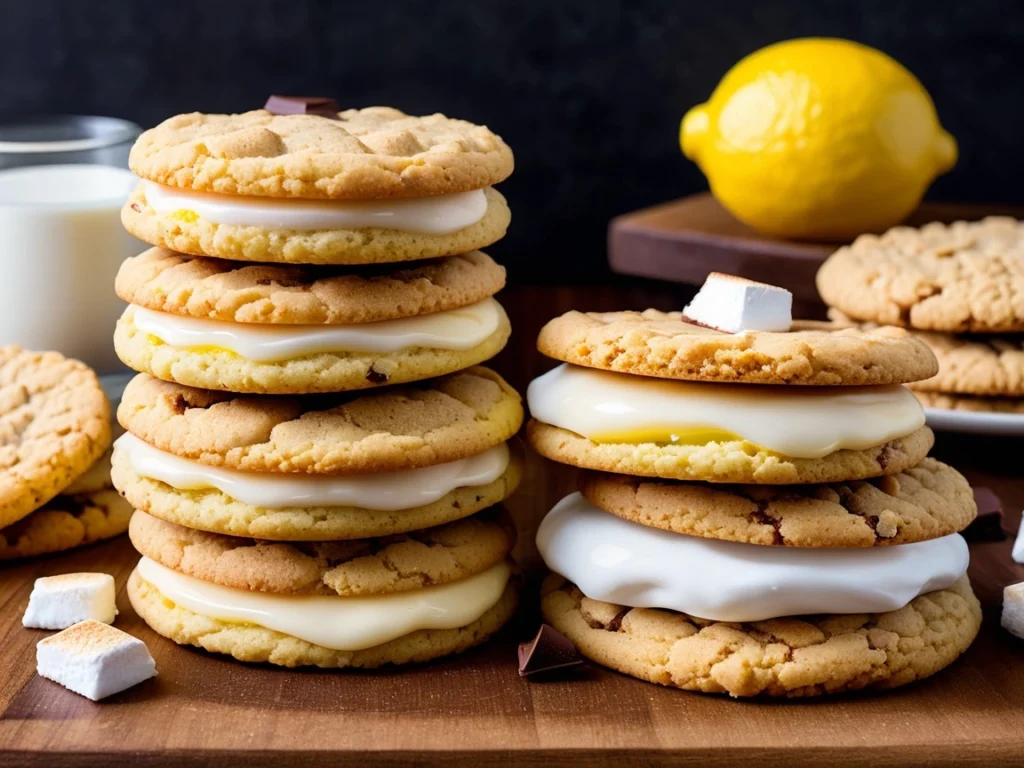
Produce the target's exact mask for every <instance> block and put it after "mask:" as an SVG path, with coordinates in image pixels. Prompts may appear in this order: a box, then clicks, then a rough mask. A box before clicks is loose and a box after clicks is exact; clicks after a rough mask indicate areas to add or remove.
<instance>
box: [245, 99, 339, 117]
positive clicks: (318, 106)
mask: <svg viewBox="0 0 1024 768" xmlns="http://www.w3.org/2000/svg"><path fill="white" fill-rule="evenodd" d="M263 108H264V109H265V110H267V112H271V113H272V114H275V115H320V117H329V118H331V119H333V120H337V119H338V112H339V111H340V109H341V108H340V107H339V106H338V102H336V101H335V100H334V99H329V98H327V97H326V96H271V97H270V98H269V99H267V103H266V104H264V105H263Z"/></svg>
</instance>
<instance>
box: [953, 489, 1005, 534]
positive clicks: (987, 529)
mask: <svg viewBox="0 0 1024 768" xmlns="http://www.w3.org/2000/svg"><path fill="white" fill-rule="evenodd" d="M971 490H973V491H974V503H975V504H977V505H978V516H977V517H976V518H974V520H973V521H972V522H971V524H970V525H969V526H967V527H966V528H965V529H964V530H963V532H962V535H963V537H964V538H965V539H967V540H968V541H1006V530H1005V529H1004V528H1003V504H1002V502H1001V501H1000V500H999V497H998V496H996V494H995V493H994V492H993V491H992V489H991V488H972V489H971Z"/></svg>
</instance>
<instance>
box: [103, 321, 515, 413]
mask: <svg viewBox="0 0 1024 768" xmlns="http://www.w3.org/2000/svg"><path fill="white" fill-rule="evenodd" d="M495 303H496V302H495ZM495 311H496V322H495V327H494V331H493V332H492V333H490V335H488V336H486V337H485V338H484V339H483V340H482V341H480V343H478V344H476V345H475V346H472V347H470V348H469V349H440V348H433V347H409V348H406V349H401V350H398V351H396V352H347V351H339V352H315V353H312V354H308V355H303V356H301V357H296V358H293V359H287V360H281V361H260V360H250V359H247V358H245V357H242V356H241V355H239V354H237V353H236V352H234V351H232V350H228V349H221V348H217V347H208V346H201V347H178V346H174V345H172V344H168V343H165V342H164V340H162V339H158V338H156V337H154V336H153V335H152V334H151V333H147V332H146V330H144V329H143V328H140V327H139V324H138V319H137V314H136V313H137V310H136V308H135V307H128V309H126V310H125V312H124V314H123V315H122V316H121V318H120V319H119V320H118V321H117V327H116V329H115V330H114V349H115V351H116V352H117V355H118V357H120V358H121V361H122V362H124V364H125V365H127V366H128V367H129V368H132V369H133V370H136V371H139V372H141V373H148V374H149V375H151V376H155V377H156V378H159V379H163V380H164V381H170V382H175V383H178V384H184V385H185V386H190V387H201V388H203V389H219V390H224V391H227V392H243V393H249V394H257V395H305V394H316V393H320V392H349V391H353V390H361V389H373V388H376V387H381V386H384V385H394V384H405V383H407V382H413V381H422V380H423V379H432V378H434V377H437V376H443V375H445V374H448V373H453V372H455V371H461V370H464V369H466V368H470V367H472V366H474V365H477V364H478V363H482V362H485V361H487V360H490V359H491V358H492V357H494V356H495V355H497V354H498V353H499V352H500V351H501V350H502V349H503V348H504V347H505V344H506V343H507V342H508V338H509V336H510V335H511V333H512V327H511V325H510V324H509V321H508V317H507V316H506V315H505V312H504V310H502V309H501V308H500V307H497V309H496V310H495Z"/></svg>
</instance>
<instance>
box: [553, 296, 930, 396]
mask: <svg viewBox="0 0 1024 768" xmlns="http://www.w3.org/2000/svg"><path fill="white" fill-rule="evenodd" d="M537 349H539V350H540V351H541V352H542V353H543V354H545V355H547V356H548V357H553V358H555V359H557V360H563V361H565V362H567V363H573V364H575V365H582V366H585V367H588V368H600V369H602V370H607V371H617V372H619V373H630V374H636V375H640V376H657V377H659V378H667V379H688V380H692V381H715V382H738V383H747V384H803V385H815V386H835V385H844V386H851V385H867V384H902V383H906V382H909V381H917V380H918V379H926V378H929V377H930V376H934V375H935V373H936V371H937V370H938V367H937V365H936V362H935V358H934V356H933V355H932V354H931V352H930V350H929V349H928V347H927V346H926V345H925V344H923V343H921V342H920V341H918V340H916V339H914V338H912V337H911V336H910V335H909V334H908V333H907V332H906V331H903V330H900V329H897V328H880V329H878V330H875V331H869V332H864V331H860V330H857V329H843V330H838V331H837V330H835V328H834V326H832V325H831V324H828V323H814V322H810V321H798V322H796V323H794V324H793V330H792V331H790V332H788V333H770V332H766V331H747V332H743V333H735V334H733V333H723V332H721V331H716V330H714V329H711V328H705V327H703V326H699V325H693V324H691V323H687V322H684V321H683V320H682V316H681V314H680V313H679V312H659V311H657V310H653V309H649V310H646V311H644V312H603V313H600V312H590V313H586V314H584V313H582V312H575V311H573V312H568V313H566V314H564V315H562V316H561V317H556V318H555V319H554V320H551V321H550V322H549V323H548V324H547V325H545V326H544V327H543V328H542V329H541V332H540V336H539V337H538V338H537Z"/></svg>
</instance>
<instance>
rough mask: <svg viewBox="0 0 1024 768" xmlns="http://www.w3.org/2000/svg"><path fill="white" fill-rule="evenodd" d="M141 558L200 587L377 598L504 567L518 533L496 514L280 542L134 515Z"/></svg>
mask: <svg viewBox="0 0 1024 768" xmlns="http://www.w3.org/2000/svg"><path fill="white" fill-rule="evenodd" d="M129 535H130V536H131V539H132V544H134V545H135V548H136V549H137V550H139V552H140V553H142V554H143V555H144V556H146V557H148V558H150V559H151V560H156V561H157V562H158V563H160V564H161V565H165V566H167V567H168V568H172V569H174V570H176V571H180V572H181V573H184V574H187V575H189V576H193V577H195V578H197V579H202V580H203V581H208V582H212V583H214V584H220V585H221V586H225V587H234V588H236V589H245V590H248V591H252V592H273V593H278V594H288V595H341V596H342V597H355V596H358V595H381V594H393V593H395V592H406V591H409V590H414V589H422V588H424V587H430V586H435V585H438V584H448V583H450V582H453V581H458V580H459V579H464V578H466V577H468V576H472V575H474V574H477V573H482V572H483V571H486V570H487V569H488V568H490V567H492V566H494V565H497V564H498V563H500V562H502V561H503V560H504V559H505V558H506V557H507V556H508V554H509V552H510V551H511V550H512V546H513V544H514V543H515V529H514V528H513V526H512V525H511V522H510V521H509V520H508V519H507V518H506V517H504V516H503V513H502V512H501V511H500V509H499V508H492V509H491V510H488V511H486V512H483V513H481V514H479V515H476V516H474V517H469V518H465V519H463V520H457V521H455V522H453V523H448V524H446V525H441V526H438V527H436V528H428V529H426V530H422V531H414V532H412V533H405V534H399V535H396V536H388V537H385V538H379V539H356V540H351V541H336V542H334V541H328V542H303V543H283V542H270V541H259V540H253V539H239V538H235V537H233V536H223V535H221V534H217V533H207V532H206V531H196V530H193V529H191V528H185V527H183V526H180V525H175V524H174V523H168V522H165V521H163V520H158V519H157V518H155V517H150V516H149V515H147V514H145V513H144V512H136V513H135V515H134V516H133V517H132V522H131V528H130V530H129Z"/></svg>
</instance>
